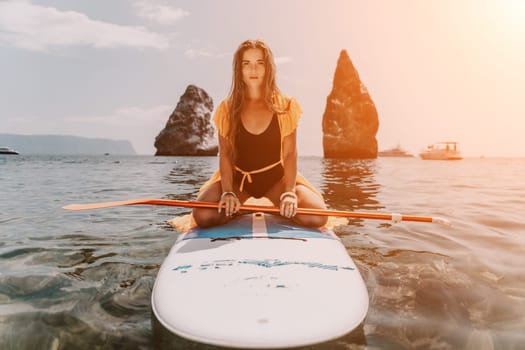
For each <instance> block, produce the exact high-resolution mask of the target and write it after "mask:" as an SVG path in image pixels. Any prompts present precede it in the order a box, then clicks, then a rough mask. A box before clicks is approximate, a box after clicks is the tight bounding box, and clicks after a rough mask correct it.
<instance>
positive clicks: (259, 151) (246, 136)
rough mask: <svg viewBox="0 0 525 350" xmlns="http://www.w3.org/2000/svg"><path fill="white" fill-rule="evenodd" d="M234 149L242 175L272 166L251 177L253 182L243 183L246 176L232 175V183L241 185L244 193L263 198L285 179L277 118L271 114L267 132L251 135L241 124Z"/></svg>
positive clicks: (237, 173)
mask: <svg viewBox="0 0 525 350" xmlns="http://www.w3.org/2000/svg"><path fill="white" fill-rule="evenodd" d="M236 146H237V147H236V148H237V159H236V164H235V165H236V167H237V168H239V169H242V170H243V171H244V172H247V173H250V172H253V171H257V170H260V169H263V168H265V167H268V166H271V165H272V164H275V166H273V167H271V168H270V169H268V170H265V171H263V172H259V173H257V172H256V173H251V174H250V176H251V179H252V182H249V181H247V180H246V175H245V174H243V172H242V171H239V170H236V171H235V177H234V179H235V182H236V183H238V184H241V183H243V189H242V190H243V191H244V192H247V193H248V194H249V195H250V196H253V197H255V198H260V197H262V196H264V195H265V194H266V193H267V192H268V191H269V190H270V188H272V187H273V186H274V185H275V184H276V183H278V182H279V181H280V180H281V178H282V177H283V175H284V168H283V165H282V162H280V160H281V130H280V128H279V121H278V120H277V115H276V114H274V115H273V117H272V121H271V122H270V125H268V127H267V128H266V130H264V131H263V132H262V133H260V134H257V135H256V134H252V133H250V132H249V131H248V130H246V129H245V128H244V125H243V124H242V123H240V128H239V132H238V134H237V142H236ZM276 163H278V164H276ZM243 178H244V181H243Z"/></svg>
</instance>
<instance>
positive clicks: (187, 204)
mask: <svg viewBox="0 0 525 350" xmlns="http://www.w3.org/2000/svg"><path fill="white" fill-rule="evenodd" d="M122 205H164V206H172V207H183V208H215V209H216V208H217V207H218V203H214V202H202V201H184V200H171V199H148V198H142V199H130V200H125V201H117V202H105V203H91V204H70V205H66V206H65V207H63V209H66V210H91V209H101V208H111V207H118V206H122ZM241 210H245V211H250V212H262V213H272V214H279V208H277V207H269V206H261V205H242V206H241ZM297 214H304V215H321V216H339V217H345V218H361V219H377V220H392V221H394V222H399V221H417V222H436V223H439V224H443V225H447V226H450V222H449V221H448V220H446V219H443V218H439V217H428V216H412V215H401V214H395V213H392V214H382V213H364V212H355V211H342V210H323V209H310V208H298V209H297Z"/></svg>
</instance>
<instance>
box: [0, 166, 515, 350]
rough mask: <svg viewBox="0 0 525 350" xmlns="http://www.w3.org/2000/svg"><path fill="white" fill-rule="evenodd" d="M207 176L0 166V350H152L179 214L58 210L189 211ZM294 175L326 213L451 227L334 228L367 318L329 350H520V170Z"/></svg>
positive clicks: (391, 169)
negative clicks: (359, 284) (163, 201)
mask: <svg viewBox="0 0 525 350" xmlns="http://www.w3.org/2000/svg"><path fill="white" fill-rule="evenodd" d="M217 163H218V162H217V158H216V157H199V158H193V157H150V156H74V157H68V156H0V237H1V239H0V349H17V350H18V349H31V350H32V349H150V348H152V347H153V344H154V339H153V335H152V331H151V309H150V297H151V290H152V287H153V283H154V281H155V276H156V274H157V272H158V269H159V266H160V264H161V263H162V261H163V259H164V258H165V257H166V255H167V254H168V251H169V249H170V248H171V246H172V245H173V243H174V242H175V240H176V238H177V235H178V233H177V232H176V231H174V230H173V229H172V228H171V227H170V226H169V225H168V224H167V220H169V219H171V218H173V217H175V216H181V215H184V214H186V213H188V212H189V210H188V209H183V208H175V207H160V206H129V207H115V208H109V209H100V210H92V211H82V212H68V211H65V210H62V209H61V207H62V206H64V205H67V204H71V203H90V202H105V201H115V200H123V199H132V198H145V197H148V198H167V199H181V200H191V199H195V197H196V195H197V191H198V189H199V187H200V186H201V185H202V184H203V182H204V181H206V179H208V177H209V176H210V175H211V174H212V172H213V171H214V169H215V168H216V167H217ZM298 166H299V170H300V171H301V172H302V173H303V174H304V175H305V176H306V177H307V178H308V179H309V180H310V181H311V182H312V183H313V184H314V185H316V186H317V187H318V188H319V189H320V190H321V192H322V193H323V195H324V196H325V200H326V203H327V204H328V206H329V208H331V209H338V210H348V211H366V212H384V213H401V214H406V215H422V216H437V217H442V218H445V219H448V220H450V221H451V222H452V226H450V227H447V226H443V225H439V224H432V223H416V222H400V223H392V222H389V221H378V220H368V219H350V220H344V221H343V222H339V225H338V226H337V227H336V233H337V234H338V235H339V236H340V237H341V239H342V241H343V243H344V244H345V246H346V247H347V250H348V253H349V254H350V255H351V256H352V257H353V259H354V261H355V262H356V264H357V266H358V268H359V270H360V272H361V274H362V276H363V279H364V281H365V283H366V286H367V288H368V292H369V296H370V308H369V312H368V315H367V317H366V319H365V321H364V323H363V327H362V330H363V332H362V333H363V336H362V337H358V338H355V339H354V338H348V339H346V340H345V339H342V340H340V341H339V342H338V343H336V345H333V346H336V347H338V348H340V349H347V348H357V349H522V348H523V347H524V346H525V272H524V268H523V266H524V261H525V220H524V217H523V213H525V180H524V178H523V174H525V159H520V158H514V159H505V158H471V159H464V160H461V161H423V160H420V159H417V158H378V159H371V160H327V159H322V158H320V157H300V158H299V164H298ZM181 302H183V301H181ZM312 302H315V301H314V300H312ZM347 302H348V301H346V300H344V299H343V300H340V303H341V307H342V308H344V307H345V303H347ZM232 307H234V306H232ZM305 307H308V305H305ZM195 348H196V349H199V346H198V345H196V346H195ZM202 348H204V347H202Z"/></svg>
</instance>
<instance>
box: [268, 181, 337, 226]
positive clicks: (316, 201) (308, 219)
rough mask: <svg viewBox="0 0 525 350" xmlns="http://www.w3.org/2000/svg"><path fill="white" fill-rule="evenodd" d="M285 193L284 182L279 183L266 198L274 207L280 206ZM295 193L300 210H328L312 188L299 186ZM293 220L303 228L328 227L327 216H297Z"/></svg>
mask: <svg viewBox="0 0 525 350" xmlns="http://www.w3.org/2000/svg"><path fill="white" fill-rule="evenodd" d="M283 192H284V183H283V182H282V181H280V182H278V183H277V184H275V186H273V187H272V188H271V189H270V190H269V191H268V193H267V194H266V197H267V198H268V199H269V200H270V201H272V203H273V205H275V206H276V207H278V206H279V204H280V203H279V197H280V196H281V194H282V193H283ZM295 193H296V194H297V206H298V207H299V208H311V209H322V210H325V209H326V205H325V203H324V200H323V198H321V197H320V196H319V195H318V194H317V193H315V192H314V191H312V190H311V189H310V188H308V187H306V186H304V185H297V186H296V187H295ZM292 220H293V221H294V222H295V223H297V224H299V225H302V226H309V227H321V226H324V225H326V223H327V221H328V217H326V216H317V215H304V214H303V215H296V216H294V217H293V218H292Z"/></svg>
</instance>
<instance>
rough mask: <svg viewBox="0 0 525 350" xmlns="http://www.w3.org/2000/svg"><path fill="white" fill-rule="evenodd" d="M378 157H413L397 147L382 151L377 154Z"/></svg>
mask: <svg viewBox="0 0 525 350" xmlns="http://www.w3.org/2000/svg"><path fill="white" fill-rule="evenodd" d="M377 156H378V157H413V155H411V154H410V153H408V152H407V151H405V150H404V149H403V148H401V146H399V145H397V146H396V147H394V148H390V149H387V150H384V151H379V152H377Z"/></svg>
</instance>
